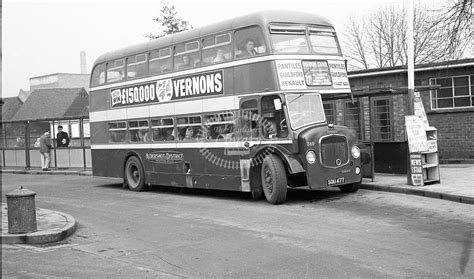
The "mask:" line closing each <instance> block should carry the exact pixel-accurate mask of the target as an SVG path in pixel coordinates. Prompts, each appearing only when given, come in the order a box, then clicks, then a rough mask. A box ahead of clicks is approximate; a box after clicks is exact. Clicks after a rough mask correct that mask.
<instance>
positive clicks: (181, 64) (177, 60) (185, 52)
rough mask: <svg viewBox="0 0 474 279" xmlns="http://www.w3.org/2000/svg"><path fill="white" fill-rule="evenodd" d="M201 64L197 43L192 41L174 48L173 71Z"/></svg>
mask: <svg viewBox="0 0 474 279" xmlns="http://www.w3.org/2000/svg"><path fill="white" fill-rule="evenodd" d="M200 64H201V52H200V51H199V42H198V41H193V42H188V43H184V44H179V45H176V46H175V54H174V69H175V70H185V69H189V68H193V67H197V66H199V65H200Z"/></svg>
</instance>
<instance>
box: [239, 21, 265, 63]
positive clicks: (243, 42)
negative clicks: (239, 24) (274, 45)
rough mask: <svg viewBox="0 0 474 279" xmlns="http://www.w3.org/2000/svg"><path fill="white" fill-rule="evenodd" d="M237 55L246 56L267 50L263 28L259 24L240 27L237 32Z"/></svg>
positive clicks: (260, 53)
mask: <svg viewBox="0 0 474 279" xmlns="http://www.w3.org/2000/svg"><path fill="white" fill-rule="evenodd" d="M235 48H236V49H235V57H236V58H246V57H252V56H257V55H262V54H265V53H266V52H267V47H266V45H265V38H264V37H263V33H262V29H261V28H260V27H258V26H254V27H249V28H245V29H240V30H237V31H236V32H235Z"/></svg>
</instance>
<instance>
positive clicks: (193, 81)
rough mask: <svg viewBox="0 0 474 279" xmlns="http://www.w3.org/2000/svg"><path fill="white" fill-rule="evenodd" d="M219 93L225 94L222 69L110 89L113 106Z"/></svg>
mask: <svg viewBox="0 0 474 279" xmlns="http://www.w3.org/2000/svg"><path fill="white" fill-rule="evenodd" d="M218 94H224V86H223V74H222V71H215V72H210V73H205V74H200V75H193V76H189V77H180V78H175V79H162V80H158V81H156V82H149V83H142V84H138V85H132V86H127V87H121V88H114V89H111V90H110V98H111V106H112V107H122V106H128V105H138V104H146V103H153V102H168V101H171V100H178V99H185V98H193V97H198V96H204V95H206V96H207V95H218Z"/></svg>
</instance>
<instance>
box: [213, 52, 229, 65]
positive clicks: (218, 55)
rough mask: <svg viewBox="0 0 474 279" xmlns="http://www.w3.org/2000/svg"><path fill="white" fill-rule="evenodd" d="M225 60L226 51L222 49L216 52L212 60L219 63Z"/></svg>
mask: <svg viewBox="0 0 474 279" xmlns="http://www.w3.org/2000/svg"><path fill="white" fill-rule="evenodd" d="M225 60H226V59H225V56H224V51H223V50H222V49H218V50H217V53H216V57H215V58H214V60H212V62H214V63H219V62H224V61H225Z"/></svg>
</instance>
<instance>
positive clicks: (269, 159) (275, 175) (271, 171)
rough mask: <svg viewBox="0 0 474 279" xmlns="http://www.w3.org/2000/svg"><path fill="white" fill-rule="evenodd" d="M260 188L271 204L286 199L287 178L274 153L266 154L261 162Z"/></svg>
mask: <svg viewBox="0 0 474 279" xmlns="http://www.w3.org/2000/svg"><path fill="white" fill-rule="evenodd" d="M261 178H262V188H263V193H264V194H265V198H266V199H267V201H268V202H269V203H271V204H280V203H283V202H284V201H285V200H286V192H287V179H286V171H285V167H284V166H283V162H282V161H281V159H280V158H279V157H277V156H276V155H273V154H272V155H268V156H266V157H265V159H264V160H263V164H262V173H261Z"/></svg>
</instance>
